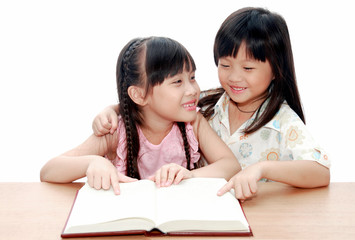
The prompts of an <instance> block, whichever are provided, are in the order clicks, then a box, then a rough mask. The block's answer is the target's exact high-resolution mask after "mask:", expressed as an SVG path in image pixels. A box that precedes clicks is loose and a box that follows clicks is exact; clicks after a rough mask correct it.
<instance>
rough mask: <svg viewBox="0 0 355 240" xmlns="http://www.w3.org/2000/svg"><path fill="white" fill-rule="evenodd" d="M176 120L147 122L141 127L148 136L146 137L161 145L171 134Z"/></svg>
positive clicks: (151, 141)
mask: <svg viewBox="0 0 355 240" xmlns="http://www.w3.org/2000/svg"><path fill="white" fill-rule="evenodd" d="M173 125H174V122H170V124H162V123H158V122H157V123H150V124H149V123H147V122H145V123H144V124H143V125H142V126H140V127H141V130H142V132H143V134H144V136H145V137H146V139H147V140H148V141H149V142H150V143H152V144H154V145H159V144H160V143H161V142H162V141H163V139H164V138H165V137H166V136H167V135H168V134H169V132H170V131H171V129H172V127H173Z"/></svg>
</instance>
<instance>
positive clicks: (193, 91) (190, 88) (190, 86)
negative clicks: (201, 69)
mask: <svg viewBox="0 0 355 240" xmlns="http://www.w3.org/2000/svg"><path fill="white" fill-rule="evenodd" d="M199 91H200V87H199V86H198V84H197V83H196V82H190V81H187V84H186V95H191V96H195V95H197V92H199Z"/></svg>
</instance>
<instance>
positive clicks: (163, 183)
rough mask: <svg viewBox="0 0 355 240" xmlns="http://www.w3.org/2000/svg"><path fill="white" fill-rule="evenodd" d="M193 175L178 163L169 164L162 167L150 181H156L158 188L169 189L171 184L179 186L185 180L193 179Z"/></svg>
mask: <svg viewBox="0 0 355 240" xmlns="http://www.w3.org/2000/svg"><path fill="white" fill-rule="evenodd" d="M192 177H193V174H192V172H191V171H189V170H187V169H186V168H184V167H183V166H180V165H178V164H176V163H169V164H166V165H164V166H162V167H161V168H160V169H159V170H157V171H156V172H155V175H153V176H150V177H149V179H150V180H152V181H154V182H155V183H156V185H157V187H168V186H170V185H171V184H178V183H180V182H181V180H183V179H187V178H192Z"/></svg>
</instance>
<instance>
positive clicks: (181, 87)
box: [144, 68, 200, 122]
mask: <svg viewBox="0 0 355 240" xmlns="http://www.w3.org/2000/svg"><path fill="white" fill-rule="evenodd" d="M190 69H191V68H190ZM199 95H200V88H199V86H198V84H197V82H196V80H195V72H194V71H186V70H184V71H183V72H182V73H178V74H176V75H174V76H172V77H167V78H165V80H164V81H163V82H162V83H161V84H159V85H156V86H154V87H153V88H152V90H151V91H150V92H149V93H148V95H147V96H146V103H147V104H146V106H145V110H147V109H149V111H145V110H144V112H146V113H148V112H149V114H150V116H151V117H152V116H154V117H155V118H158V119H160V121H171V122H191V121H193V120H195V118H196V116H197V113H196V106H197V102H198V98H199Z"/></svg>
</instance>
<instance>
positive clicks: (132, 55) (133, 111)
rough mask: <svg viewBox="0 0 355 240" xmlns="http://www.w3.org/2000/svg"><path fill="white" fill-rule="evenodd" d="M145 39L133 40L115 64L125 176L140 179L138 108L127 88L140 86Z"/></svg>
mask: <svg viewBox="0 0 355 240" xmlns="http://www.w3.org/2000/svg"><path fill="white" fill-rule="evenodd" d="M144 40H145V39H134V40H132V41H131V42H130V43H128V44H127V45H126V47H125V48H124V49H123V50H122V52H121V54H120V56H119V58H118V62H117V90H118V95H119V101H120V105H119V114H120V115H121V117H122V119H123V122H124V125H125V130H126V138H127V146H126V149H127V159H126V160H127V161H126V162H127V170H126V171H127V172H126V175H127V176H129V177H132V178H137V179H140V175H139V171H138V163H137V158H138V152H139V147H140V146H139V136H138V130H137V125H138V124H140V123H141V116H140V113H139V109H138V106H137V105H136V104H135V103H134V102H133V101H132V99H131V98H130V97H129V95H128V88H129V87H130V86H132V85H140V78H141V75H142V74H141V71H142V68H141V67H140V61H139V56H140V52H141V46H142V43H143V42H144Z"/></svg>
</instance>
